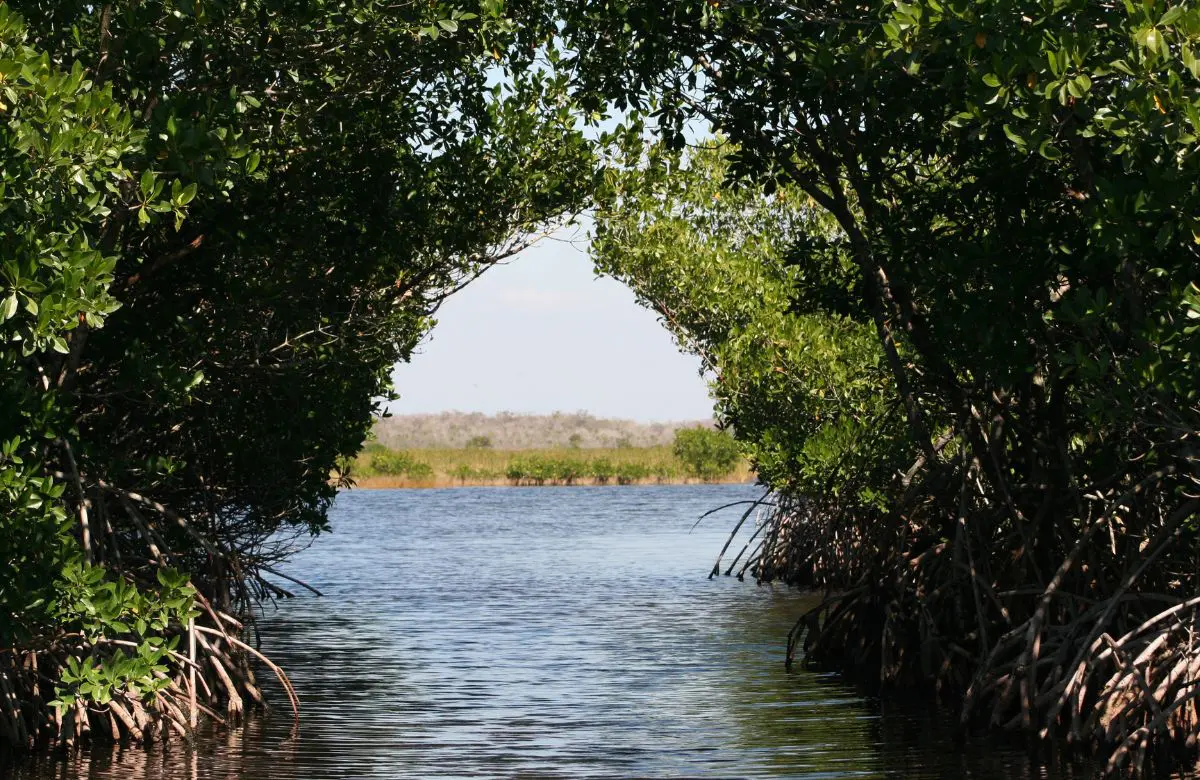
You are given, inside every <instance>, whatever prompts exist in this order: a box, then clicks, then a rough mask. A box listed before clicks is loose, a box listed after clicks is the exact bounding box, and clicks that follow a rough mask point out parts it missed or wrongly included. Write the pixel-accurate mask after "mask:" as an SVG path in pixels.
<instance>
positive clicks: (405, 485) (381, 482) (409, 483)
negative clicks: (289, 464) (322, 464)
mask: <svg viewBox="0 0 1200 780" xmlns="http://www.w3.org/2000/svg"><path fill="white" fill-rule="evenodd" d="M754 481H755V480H754V475H753V474H751V475H750V476H749V477H748V478H739V477H738V476H736V475H734V476H730V477H728V478H724V479H714V480H709V481H704V480H700V479H692V478H674V479H656V478H650V479H639V480H635V481H632V482H628V483H618V482H616V481H614V480H609V481H606V482H601V481H599V480H596V479H590V478H585V479H577V480H575V481H573V482H572V483H571V484H564V483H561V482H553V483H551V482H547V483H544V484H541V485H535V484H531V483H529V482H521V483H517V482H514V481H513V480H509V479H469V478H468V479H465V480H463V479H456V478H451V477H434V478H429V479H410V478H408V477H385V476H378V477H361V478H358V479H355V480H354V486H353V487H352V488H351V490H397V489H404V490H428V489H431V488H456V487H538V488H547V489H549V488H566V489H569V488H573V487H611V488H619V487H633V486H644V485H753V484H754Z"/></svg>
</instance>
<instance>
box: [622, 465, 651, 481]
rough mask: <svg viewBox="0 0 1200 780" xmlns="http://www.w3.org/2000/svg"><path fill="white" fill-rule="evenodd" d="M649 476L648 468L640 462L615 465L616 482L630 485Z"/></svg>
mask: <svg viewBox="0 0 1200 780" xmlns="http://www.w3.org/2000/svg"><path fill="white" fill-rule="evenodd" d="M648 476H650V469H648V468H646V467H645V466H643V465H642V464H640V463H622V464H621V465H619V466H617V484H618V485H630V484H633V483H634V482H637V481H638V480H642V479H645V478H646V477H648Z"/></svg>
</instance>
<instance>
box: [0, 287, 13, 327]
mask: <svg viewBox="0 0 1200 780" xmlns="http://www.w3.org/2000/svg"><path fill="white" fill-rule="evenodd" d="M16 313H17V294H16V293H12V294H10V295H9V296H8V297H7V298H5V299H4V303H3V304H0V321H4V320H10V319H12V318H13V315H15V314H16Z"/></svg>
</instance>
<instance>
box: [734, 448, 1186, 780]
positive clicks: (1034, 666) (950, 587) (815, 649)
mask: <svg viewBox="0 0 1200 780" xmlns="http://www.w3.org/2000/svg"><path fill="white" fill-rule="evenodd" d="M1189 441H1190V439H1189ZM1193 461H1194V458H1192V457H1191V456H1190V455H1189V456H1188V457H1185V458H1180V459H1179V460H1178V461H1177V462H1176V463H1174V464H1167V465H1165V466H1162V467H1160V468H1157V469H1154V470H1152V471H1149V473H1146V474H1144V475H1143V476H1141V477H1140V478H1137V479H1136V480H1130V481H1129V482H1128V483H1127V484H1126V486H1125V487H1122V486H1120V485H1119V484H1116V485H1109V486H1105V487H1103V488H1102V489H1101V488H1096V487H1093V488H1090V489H1089V490H1088V491H1087V492H1086V493H1083V494H1080V493H1075V494H1066V495H1067V497H1066V498H1063V499H1062V500H1060V501H1057V502H1055V501H1053V500H1051V499H1053V496H1051V497H1050V499H1047V498H1046V497H1045V495H1044V494H1042V493H1038V492H1037V491H1036V490H1034V489H1033V488H1030V489H1029V490H1028V491H1026V490H1025V488H1024V487H1022V486H1020V485H1013V486H1009V487H1008V488H1007V489H1006V490H1005V491H1003V492H1002V491H993V490H989V487H988V478H989V477H988V476H987V474H986V473H985V472H986V470H981V469H980V468H979V467H978V465H977V464H976V463H974V462H972V459H971V458H969V457H956V458H953V459H951V460H949V461H947V462H942V463H939V464H935V465H928V464H925V465H923V467H924V468H926V469H927V471H926V473H925V476H924V478H923V479H924V482H923V483H922V484H920V485H918V484H907V483H908V482H912V481H913V480H914V479H915V477H916V474H915V472H912V471H911V470H910V471H909V472H904V473H902V475H901V476H902V477H903V478H904V480H906V484H905V486H904V487H905V490H906V494H905V495H906V499H905V500H906V501H908V502H909V503H906V504H905V505H904V506H903V509H901V510H895V511H894V512H893V513H892V514H887V513H885V512H883V511H881V510H878V509H875V508H873V507H864V506H859V505H856V504H855V503H854V502H853V501H852V500H848V499H844V498H841V497H839V496H831V497H823V498H820V499H812V498H803V499H800V498H795V497H788V496H785V495H776V496H774V501H773V502H772V503H771V504H770V505H768V506H769V507H770V510H769V513H768V514H767V516H766V517H765V519H763V520H760V521H759V523H758V524H757V526H756V527H755V528H754V529H753V531H750V532H746V531H741V529H742V526H743V524H744V523H745V522H746V518H744V517H743V518H742V520H741V521H740V522H739V523H738V530H739V531H741V532H742V533H743V534H744V535H749V537H750V540H749V541H748V542H746V546H747V547H748V548H749V551H748V552H745V551H744V556H745V558H746V560H747V563H746V564H744V568H743V570H742V572H739V574H740V573H744V572H746V571H748V572H749V573H751V574H752V575H753V576H754V577H755V578H756V579H757V580H758V581H760V582H762V581H784V582H787V583H789V584H792V585H796V586H798V587H803V588H807V589H812V590H817V591H824V592H825V593H826V594H828V595H827V597H826V598H825V600H824V601H823V602H822V603H821V604H820V605H818V606H817V607H816V608H815V609H812V610H810V611H809V612H807V613H805V614H804V615H802V616H801V617H800V619H799V620H798V621H797V623H796V625H795V627H794V628H793V629H792V631H791V632H790V634H789V636H788V646H787V663H788V665H789V666H791V665H792V664H793V663H795V662H797V661H799V660H801V659H802V660H803V662H804V663H806V664H808V665H810V666H814V667H820V668H826V669H837V670H841V671H843V672H845V673H847V674H849V675H850V676H852V677H854V678H856V679H858V680H860V681H863V682H867V683H871V684H874V685H877V686H878V687H880V688H883V689H888V688H891V689H901V688H912V687H925V688H932V689H934V690H937V691H940V692H942V694H943V695H944V698H945V700H946V701H947V702H948V703H950V704H951V705H952V706H956V707H959V708H960V722H961V723H962V726H963V728H964V729H973V728H976V727H981V726H987V725H988V724H991V726H992V727H997V728H1001V729H1007V730H1012V731H1014V732H1018V733H1023V734H1025V735H1026V736H1027V737H1028V738H1029V739H1030V740H1031V744H1032V745H1035V746H1036V745H1039V744H1043V745H1046V746H1047V747H1049V746H1051V745H1052V744H1053V745H1062V744H1068V745H1070V746H1072V747H1073V749H1077V750H1079V751H1082V752H1084V753H1086V754H1088V755H1091V756H1093V757H1096V756H1098V757H1099V759H1100V764H1101V766H1103V767H1104V768H1105V772H1106V773H1107V774H1109V775H1119V774H1128V773H1139V772H1145V771H1153V769H1154V767H1156V766H1159V764H1158V763H1157V762H1159V761H1160V760H1164V761H1178V760H1181V759H1182V760H1190V761H1195V760H1196V758H1197V749H1198V747H1200V745H1198V742H1200V595H1197V594H1198V593H1200V540H1198V537H1200V533H1198V530H1200V529H1198V524H1200V521H1198V516H1200V499H1198V498H1195V497H1194V496H1195V495H1196V494H1197V493H1198V492H1200V477H1197V476H1196V474H1195V473H1194V469H1193ZM850 493H851V491H843V495H848V494H850ZM1021 504H1024V505H1025V507H1026V509H1025V510H1024V511H1021V510H1020V509H1019V508H1018V507H1019V506H1020V505H1021ZM1014 510H1016V511H1014ZM1055 513H1061V514H1063V517H1056V516H1055ZM728 547H729V545H726V549H728ZM724 552H725V550H722V554H723V553H724ZM741 557H743V556H741V555H739V558H741ZM1035 559H1036V560H1035ZM1035 564H1036V565H1035ZM732 570H733V569H732V567H730V568H729V571H732Z"/></svg>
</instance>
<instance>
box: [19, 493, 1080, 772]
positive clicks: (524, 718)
mask: <svg viewBox="0 0 1200 780" xmlns="http://www.w3.org/2000/svg"><path fill="white" fill-rule="evenodd" d="M755 495H756V491H755V490H754V489H753V488H751V487H749V486H738V485H733V486H729V485H725V486H716V485H714V486H687V487H679V486H671V487H620V488H617V487H608V488H586V487H580V488H552V489H539V488H528V489H525V488H464V489H451V490H427V491H370V492H368V491H363V492H354V493H349V494H344V495H342V496H341V497H340V498H339V499H338V503H337V506H336V507H335V509H334V512H333V517H332V522H333V527H334V531H335V532H334V533H333V534H332V535H330V536H328V537H327V538H323V539H321V540H319V541H318V542H317V544H316V545H315V546H313V547H312V548H310V549H309V550H306V551H305V552H303V553H301V554H300V555H298V556H297V557H296V558H295V559H294V561H293V562H292V564H291V566H290V567H289V572H290V573H292V574H294V575H295V576H297V577H299V578H301V579H303V580H305V581H307V582H309V583H311V584H312V585H313V586H315V587H317V588H318V589H320V590H321V591H323V592H324V594H325V596H324V598H317V597H315V596H312V595H309V594H306V593H303V592H301V593H300V594H299V595H298V597H297V598H296V599H294V600H290V601H286V602H283V603H281V604H280V605H279V607H278V609H277V610H276V609H271V608H268V610H267V613H266V615H265V616H264V619H263V620H262V644H263V648H264V650H265V651H267V652H268V653H269V654H270V655H271V656H272V657H273V658H274V659H275V660H276V661H277V662H279V663H280V664H281V665H282V666H284V667H285V668H286V669H288V670H289V672H290V673H291V675H292V679H293V682H294V683H295V685H296V688H297V690H298V691H299V694H300V697H301V700H302V708H303V709H302V715H301V717H302V719H301V723H300V726H299V729H298V730H294V728H293V722H292V718H291V714H290V712H289V711H287V710H286V704H285V700H284V698H283V696H282V695H281V694H280V693H278V692H277V691H276V692H275V695H274V697H273V698H274V701H275V702H276V704H277V706H279V707H282V708H283V709H278V710H276V711H274V712H272V713H269V714H268V715H266V716H264V717H256V718H253V719H251V720H250V721H249V722H248V723H247V724H246V725H245V726H244V727H242V728H239V729H236V730H233V731H226V732H222V733H215V734H206V735H204V736H203V737H202V738H201V739H200V740H199V744H198V746H197V748H196V750H188V749H186V748H184V747H183V746H180V745H175V746H173V747H168V748H165V749H164V748H162V747H156V748H154V749H152V750H151V751H149V752H146V751H142V750H138V749H129V750H123V751H118V752H116V753H114V752H112V751H97V752H96V753H94V754H80V755H76V756H72V757H69V758H66V759H63V758H61V757H39V758H37V759H35V760H32V761H30V762H27V763H26V765H24V766H22V767H19V768H17V769H16V770H13V771H12V772H11V774H12V776H13V777H14V778H21V779H22V780H26V779H28V780H34V779H35V778H36V779H38V780H41V779H42V778H51V777H54V778H130V777H146V778H171V779H175V778H189V779H198V778H235V777H244V778H255V779H256V780H258V779H262V780H272V779H274V778H294V777H297V778H372V777H378V778H432V777H522V778H568V777H613V778H628V777H801V778H884V777H887V778H892V777H894V778H980V779H983V780H990V779H991V778H996V779H997V780H999V779H1000V778H1006V779H1007V778H1035V777H1037V778H1040V777H1054V776H1058V775H1054V774H1053V773H1050V772H1049V771H1047V770H1045V769H1043V768H1039V767H1036V766H1031V765H1030V763H1029V762H1028V760H1027V759H1026V758H1025V756H1024V755H1023V754H1022V753H1019V752H1016V751H1013V750H1010V749H1004V748H1001V747H998V746H996V745H989V744H986V743H979V742H969V743H967V744H965V745H960V744H956V743H955V742H954V741H953V738H952V735H951V729H949V728H948V727H947V726H946V724H944V723H941V722H939V721H938V717H937V715H936V714H934V713H931V712H930V710H929V708H927V707H922V706H916V705H914V706H911V707H910V706H905V705H904V703H902V702H901V703H894V702H893V703H889V704H887V705H886V706H885V705H883V704H881V703H879V702H875V701H871V700H868V699H864V698H863V697H861V696H859V695H857V694H856V693H854V692H853V691H851V690H849V689H847V688H844V687H842V686H840V685H838V684H837V682H836V681H835V680H833V679H831V678H829V677H826V676H820V675H815V674H812V673H810V672H806V671H796V672H791V673H788V672H785V670H784V664H783V657H784V645H785V641H786V636H787V632H788V629H789V628H790V627H791V626H792V624H793V622H794V621H795V619H796V617H797V615H799V614H800V613H801V612H802V611H803V609H804V607H805V606H806V604H808V603H810V602H809V601H808V599H807V597H805V596H804V595H802V594H797V593H794V592H790V591H788V590H786V589H784V588H774V587H756V586H755V585H753V584H750V583H739V582H737V581H736V580H733V579H729V578H716V579H713V580H709V579H706V576H707V574H708V571H709V569H710V568H711V567H712V561H713V558H714V556H715V554H716V552H717V551H718V550H719V549H720V547H721V545H722V544H723V542H724V540H725V535H726V533H727V532H728V529H729V528H730V527H731V526H732V523H733V522H734V520H735V519H736V514H735V513H734V512H732V511H731V512H729V513H726V514H725V515H718V516H716V517H713V518H709V519H708V520H706V521H705V522H704V523H703V524H701V525H700V526H699V527H698V528H696V529H695V530H692V526H693V524H694V523H695V521H696V518H697V517H698V516H699V515H700V514H701V513H702V512H704V511H706V510H708V509H712V508H714V507H716V506H719V505H721V504H725V503H729V502H731V501H737V500H741V499H748V498H752V497H754V496H755ZM734 549H737V548H734ZM3 774H4V772H3V771H0V775H3Z"/></svg>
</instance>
